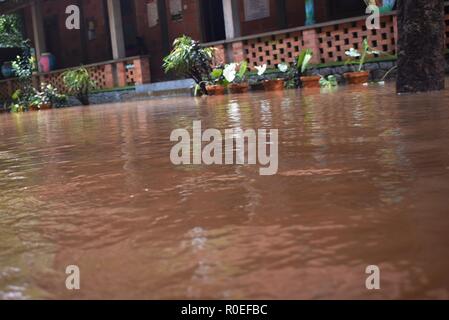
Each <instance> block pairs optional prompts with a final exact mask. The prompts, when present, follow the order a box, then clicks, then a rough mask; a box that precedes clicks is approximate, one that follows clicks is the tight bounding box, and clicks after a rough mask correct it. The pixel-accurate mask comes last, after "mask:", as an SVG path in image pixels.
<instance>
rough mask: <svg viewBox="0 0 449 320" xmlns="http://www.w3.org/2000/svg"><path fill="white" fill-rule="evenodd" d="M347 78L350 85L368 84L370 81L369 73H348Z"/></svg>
mask: <svg viewBox="0 0 449 320" xmlns="http://www.w3.org/2000/svg"><path fill="white" fill-rule="evenodd" d="M345 78H346V80H347V81H348V83H349V84H362V83H367V82H368V79H369V71H359V72H348V73H345Z"/></svg>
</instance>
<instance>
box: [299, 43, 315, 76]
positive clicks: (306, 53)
mask: <svg viewBox="0 0 449 320" xmlns="http://www.w3.org/2000/svg"><path fill="white" fill-rule="evenodd" d="M312 58H313V51H312V50H311V49H303V50H302V51H301V53H300V54H299V56H298V59H297V60H296V69H297V70H298V72H299V76H303V75H305V72H306V71H307V69H308V68H309V66H310V61H311V60H312Z"/></svg>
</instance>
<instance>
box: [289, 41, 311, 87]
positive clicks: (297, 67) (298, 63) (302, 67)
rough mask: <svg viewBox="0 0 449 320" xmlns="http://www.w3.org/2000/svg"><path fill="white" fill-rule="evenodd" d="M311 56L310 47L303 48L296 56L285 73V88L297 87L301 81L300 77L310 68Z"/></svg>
mask: <svg viewBox="0 0 449 320" xmlns="http://www.w3.org/2000/svg"><path fill="white" fill-rule="evenodd" d="M312 58H313V51H312V50H311V49H303V50H301V52H300V53H299V56H298V57H297V58H296V60H295V62H294V64H293V67H292V68H289V69H288V70H287V72H286V74H287V77H286V78H287V82H286V87H287V88H298V87H299V85H300V82H301V80H300V79H301V77H303V76H305V75H306V74H307V71H308V70H309V68H310V61H311V60H312Z"/></svg>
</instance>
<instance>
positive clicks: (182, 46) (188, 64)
mask: <svg viewBox="0 0 449 320" xmlns="http://www.w3.org/2000/svg"><path fill="white" fill-rule="evenodd" d="M213 53H214V49H213V48H204V47H202V46H201V45H200V44H199V42H197V41H194V40H192V38H190V37H188V36H182V37H179V38H177V39H176V40H175V41H174V43H173V50H172V51H171V53H170V54H169V55H168V56H167V57H165V58H164V64H163V68H164V70H165V72H166V73H169V72H174V73H176V74H178V75H180V76H185V77H191V78H193V79H194V80H195V82H196V83H197V84H198V85H199V86H200V88H201V90H202V92H203V94H207V91H206V84H205V83H204V81H205V80H209V76H210V74H211V72H212V67H211V66H212V61H213Z"/></svg>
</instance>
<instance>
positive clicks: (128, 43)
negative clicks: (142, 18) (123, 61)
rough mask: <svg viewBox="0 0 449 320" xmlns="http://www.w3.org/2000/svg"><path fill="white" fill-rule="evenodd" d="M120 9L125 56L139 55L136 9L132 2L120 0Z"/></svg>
mask: <svg viewBox="0 0 449 320" xmlns="http://www.w3.org/2000/svg"><path fill="white" fill-rule="evenodd" d="M120 7H121V9H122V24H123V37H124V38H125V50H126V56H127V57H131V56H136V55H139V54H140V52H139V38H138V34H137V26H136V8H135V6H134V1H129V0H120Z"/></svg>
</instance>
